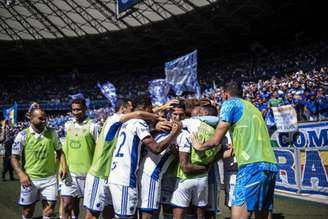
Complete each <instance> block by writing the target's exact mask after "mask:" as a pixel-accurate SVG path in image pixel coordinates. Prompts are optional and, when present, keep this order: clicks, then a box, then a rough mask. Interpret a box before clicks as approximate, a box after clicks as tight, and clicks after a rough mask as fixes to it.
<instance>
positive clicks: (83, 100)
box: [71, 98, 87, 108]
mask: <svg viewBox="0 0 328 219" xmlns="http://www.w3.org/2000/svg"><path fill="white" fill-rule="evenodd" d="M73 104H79V105H81V106H83V107H84V108H87V105H86V102H85V99H82V98H77V99H73V100H72V102H71V105H73Z"/></svg>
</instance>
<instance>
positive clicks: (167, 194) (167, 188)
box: [161, 174, 178, 205]
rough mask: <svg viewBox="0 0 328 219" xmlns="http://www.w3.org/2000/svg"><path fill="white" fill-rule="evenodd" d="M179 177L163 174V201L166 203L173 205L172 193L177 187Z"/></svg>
mask: <svg viewBox="0 0 328 219" xmlns="http://www.w3.org/2000/svg"><path fill="white" fill-rule="evenodd" d="M177 180H178V178H177V177H176V176H173V175H168V174H167V175H165V174H164V176H163V179H162V182H161V203H162V204H166V205H171V199H172V194H173V192H174V189H175V184H176V183H177Z"/></svg>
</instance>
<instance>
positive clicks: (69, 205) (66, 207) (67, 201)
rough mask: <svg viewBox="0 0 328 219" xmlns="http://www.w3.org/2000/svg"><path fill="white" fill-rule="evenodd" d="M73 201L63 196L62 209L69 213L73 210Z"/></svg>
mask: <svg viewBox="0 0 328 219" xmlns="http://www.w3.org/2000/svg"><path fill="white" fill-rule="evenodd" d="M73 205H74V204H73V201H72V200H71V199H67V198H64V201H63V209H64V212H65V213H71V211H72V210H73Z"/></svg>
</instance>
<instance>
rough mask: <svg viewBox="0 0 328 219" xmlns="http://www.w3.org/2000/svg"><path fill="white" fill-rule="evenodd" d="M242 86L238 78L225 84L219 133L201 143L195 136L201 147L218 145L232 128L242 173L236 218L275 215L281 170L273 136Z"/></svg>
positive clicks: (234, 205)
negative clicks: (243, 93) (274, 209)
mask: <svg viewBox="0 0 328 219" xmlns="http://www.w3.org/2000/svg"><path fill="white" fill-rule="evenodd" d="M241 95H242V89H241V86H240V85H238V84H237V83H236V82H233V81H232V82H229V83H227V84H226V85H225V86H224V92H223V94H222V98H223V99H224V100H225V101H224V103H223V105H222V108H221V111H220V123H219V124H218V126H217V128H216V132H215V135H214V136H213V137H212V138H211V139H209V140H208V141H206V142H205V143H200V142H199V140H198V138H197V137H195V136H194V137H193V146H194V147H195V148H196V149H197V150H205V149H208V148H213V147H217V145H218V144H219V143H220V142H221V140H222V139H223V137H224V136H225V134H226V132H227V131H228V129H229V128H230V130H231V131H232V132H231V134H232V147H233V150H234V153H235V156H236V159H237V163H238V168H239V169H238V173H237V179H236V185H235V191H234V197H233V200H232V212H231V213H232V218H233V219H237V218H238V219H239V218H249V217H250V216H251V214H252V213H253V212H255V217H256V218H272V214H271V211H272V207H273V194H274V187H275V178H276V174H277V172H278V167H277V165H276V161H275V156H274V152H273V149H272V147H271V144H270V137H269V134H268V130H267V127H266V125H265V122H264V120H263V117H262V115H261V113H260V112H259V110H258V109H256V107H255V106H254V105H253V104H251V103H250V102H248V101H245V100H243V99H241V98H240V97H241Z"/></svg>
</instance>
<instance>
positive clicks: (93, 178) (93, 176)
mask: <svg viewBox="0 0 328 219" xmlns="http://www.w3.org/2000/svg"><path fill="white" fill-rule="evenodd" d="M132 109H133V106H132V102H131V101H130V100H128V99H120V100H118V101H117V103H116V106H115V111H116V113H115V114H114V115H113V116H111V117H108V118H107V120H106V121H105V124H104V126H103V128H102V130H101V133H100V135H99V137H98V141H97V144H96V149H95V153H94V156H93V159H92V164H91V167H90V169H89V171H88V174H87V177H86V183H85V190H84V200H83V205H84V206H85V207H86V215H85V219H94V218H98V217H99V215H100V213H101V212H102V217H103V218H105V219H106V218H113V216H114V214H113V209H112V202H111V197H110V191H109V188H108V185H106V181H107V178H108V176H109V172H110V167H111V161H112V155H113V149H114V148H115V144H116V140H117V135H116V133H117V131H118V130H119V128H120V127H121V125H122V124H123V123H124V122H126V121H128V120H130V119H138V118H141V119H149V120H153V121H154V120H157V119H159V118H158V116H157V115H155V114H152V113H147V112H142V111H135V112H131V111H132Z"/></svg>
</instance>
